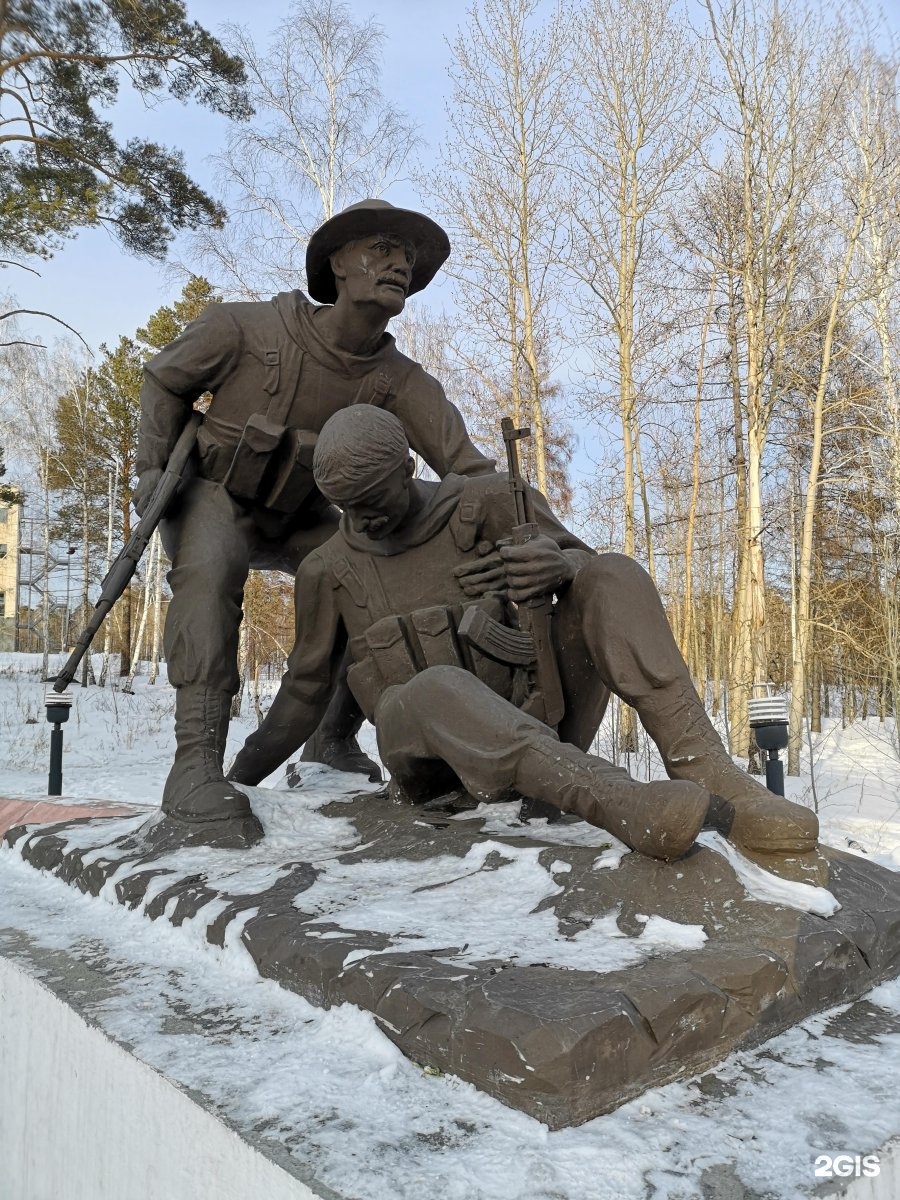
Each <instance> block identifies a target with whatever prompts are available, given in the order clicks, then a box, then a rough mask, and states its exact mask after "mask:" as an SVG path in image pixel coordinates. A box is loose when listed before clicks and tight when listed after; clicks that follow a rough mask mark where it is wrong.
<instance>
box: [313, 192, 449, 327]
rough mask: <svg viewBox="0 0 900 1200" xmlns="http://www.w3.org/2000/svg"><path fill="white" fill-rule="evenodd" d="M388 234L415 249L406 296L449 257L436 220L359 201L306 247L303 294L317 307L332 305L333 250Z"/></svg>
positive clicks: (328, 223) (380, 203) (380, 202)
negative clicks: (316, 301)
mask: <svg viewBox="0 0 900 1200" xmlns="http://www.w3.org/2000/svg"><path fill="white" fill-rule="evenodd" d="M376 233H389V234H392V235H393V236H394V237H399V238H403V240H404V241H407V242H411V243H412V245H413V246H415V248H416V261H415V263H414V264H413V269H412V279H411V280H410V285H409V295H412V293H413V292H420V291H421V290H422V288H424V287H427V285H428V284H429V283H431V281H432V279H434V277H435V275H436V274H437V272H438V270H439V269H440V267H441V266H442V265H443V264H444V263H445V262H446V261H447V258H448V256H449V254H450V239H449V238H448V237H447V234H446V233H445V232H444V230H443V229H441V227H440V225H438V223H437V222H436V221H432V219H431V218H430V217H426V216H425V215H424V214H423V213H418V212H413V210H412V209H409V208H396V207H395V206H394V205H393V204H389V203H388V202H387V200H360V201H359V202H358V203H357V204H351V205H350V206H349V207H348V208H345V209H344V210H343V212H339V213H336V214H335V215H334V216H333V217H331V218H330V219H329V220H327V221H326V222H325V224H324V225H320V226H319V228H318V229H317V230H316V232H315V233H314V234H313V235H312V237H311V238H310V239H309V245H308V246H307V248H306V283H307V291H308V292H309V294H310V296H312V298H313V300H318V301H319V303H320V304H334V302H335V300H336V299H337V287H336V285H335V280H334V273H333V272H332V270H331V264H330V262H329V261H328V260H329V258H330V256H331V255H332V254H334V252H335V250H340V248H341V246H344V245H346V244H347V242H352V241H356V239H357V238H364V237H372V236H374V235H375V234H376Z"/></svg>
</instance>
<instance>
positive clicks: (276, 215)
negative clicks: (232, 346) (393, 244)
mask: <svg viewBox="0 0 900 1200" xmlns="http://www.w3.org/2000/svg"><path fill="white" fill-rule="evenodd" d="M227 40H228V42H229V45H230V48H231V50H232V51H233V53H234V54H235V55H236V56H237V57H239V58H240V59H242V60H243V62H244V66H245V70H246V73H247V79H248V90H249V96H250V100H251V102H252V104H253V107H254V110H255V116H254V117H253V118H252V120H251V121H249V122H246V123H245V122H242V123H240V124H234V125H233V126H232V128H231V130H230V133H229V135H228V140H227V144H226V147H225V149H224V151H222V153H221V154H218V155H216V156H215V157H214V160H213V161H214V165H215V170H216V175H217V179H218V184H219V186H220V188H221V189H222V192H223V196H224V198H225V202H226V205H227V208H228V212H229V214H230V221H229V225H228V227H227V228H226V229H224V230H216V229H214V228H205V229H202V230H200V231H198V234H197V236H196V237H195V239H194V243H193V252H194V254H195V256H196V257H197V258H198V259H199V261H200V262H201V263H202V264H203V267H204V269H205V270H206V271H207V272H209V273H210V274H211V275H212V276H213V278H214V279H215V282H216V284H217V286H220V287H222V288H224V289H225V290H226V291H228V292H229V293H231V294H236V295H240V296H245V297H250V298H260V297H262V296H268V295H269V294H270V293H271V292H272V291H277V290H280V289H284V288H295V287H297V286H298V282H299V281H300V280H301V279H302V277H303V267H304V257H305V253H306V244H307V241H308V239H309V235H310V234H311V233H312V231H313V230H314V229H315V228H316V227H317V226H318V225H319V224H320V223H321V222H322V221H323V220H326V219H327V218H328V217H331V216H332V215H333V214H334V213H335V212H338V211H339V210H340V209H342V208H344V207H345V206H346V205H348V204H351V203H353V202H354V201H357V200H360V199H362V198H363V197H364V196H380V195H381V193H382V192H383V191H384V190H385V189H386V188H387V187H388V186H389V185H390V184H391V183H393V182H394V181H395V180H397V179H399V178H400V177H401V176H402V175H403V172H404V169H405V165H406V161H407V159H408V157H409V155H410V152H411V150H412V149H413V146H414V145H415V143H416V130H415V125H414V124H413V122H412V121H411V120H410V119H409V117H408V116H407V115H406V114H405V113H403V112H401V111H400V110H399V109H397V108H395V107H394V105H392V104H391V103H390V102H389V101H388V100H387V99H385V97H384V95H383V94H382V92H381V88H380V78H381V55H382V44H383V41H384V32H383V30H382V29H381V27H380V26H379V25H378V24H377V23H376V22H375V21H374V20H372V19H371V18H369V19H367V20H357V19H355V18H354V16H353V13H352V12H351V9H350V7H349V5H347V4H344V3H339V2H338V0H300V2H299V3H295V4H293V5H292V6H291V8H290V9H289V10H288V15H287V16H286V17H285V19H284V20H283V21H282V22H281V23H280V24H279V25H278V26H277V28H276V29H275V30H273V32H272V35H271V38H270V40H269V45H268V47H267V48H266V49H262V48H260V46H259V45H257V43H256V42H254V40H253V37H252V36H251V34H250V32H249V30H248V29H246V28H242V27H239V26H235V25H233V26H230V27H229V28H228V30H227Z"/></svg>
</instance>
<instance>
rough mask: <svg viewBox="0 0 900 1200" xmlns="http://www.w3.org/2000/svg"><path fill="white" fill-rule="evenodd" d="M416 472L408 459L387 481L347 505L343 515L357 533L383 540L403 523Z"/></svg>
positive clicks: (407, 510)
mask: <svg viewBox="0 0 900 1200" xmlns="http://www.w3.org/2000/svg"><path fill="white" fill-rule="evenodd" d="M414 470H415V464H414V463H413V461H412V459H411V458H408V459H407V460H406V462H405V463H403V464H401V466H399V467H397V468H396V469H395V470H394V471H392V472H391V474H390V475H388V476H387V478H386V479H383V480H382V481H381V482H380V483H377V484H376V485H375V486H374V487H372V488H369V489H368V490H367V491H365V492H363V493H362V494H361V495H359V496H356V497H354V499H353V500H352V501H349V500H348V501H346V502H345V503H344V512H345V513H346V514H347V518H348V520H349V521H350V525H351V527H352V528H353V530H354V531H355V532H356V533H362V534H365V536H366V537H370V538H373V539H374V540H375V541H380V540H381V539H382V538H385V537H387V536H388V535H389V534H391V533H393V532H394V531H395V530H396V529H398V528H399V527H400V526H401V525H402V524H403V522H404V520H405V518H406V516H407V514H408V512H409V502H410V490H409V489H410V484H411V482H412V478H413V471H414Z"/></svg>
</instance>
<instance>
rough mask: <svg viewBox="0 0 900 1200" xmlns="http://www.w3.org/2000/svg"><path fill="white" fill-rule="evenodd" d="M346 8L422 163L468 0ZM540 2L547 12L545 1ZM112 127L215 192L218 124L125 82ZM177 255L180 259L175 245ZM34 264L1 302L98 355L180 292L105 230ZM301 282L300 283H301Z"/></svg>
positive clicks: (437, 126)
mask: <svg viewBox="0 0 900 1200" xmlns="http://www.w3.org/2000/svg"><path fill="white" fill-rule="evenodd" d="M348 2H349V7H350V9H351V11H352V13H353V15H354V16H355V17H356V18H357V19H358V20H360V21H362V20H365V19H366V18H368V17H370V16H374V17H375V19H376V21H377V22H378V23H379V24H380V25H381V26H382V27H383V29H384V31H385V33H386V39H385V42H384V46H383V51H384V53H383V76H382V90H383V92H384V93H385V95H386V96H387V98H388V99H389V100H390V101H392V102H393V103H394V104H395V105H397V106H398V107H399V108H401V109H403V110H404V111H406V112H407V113H409V114H410V115H411V116H412V117H413V119H414V120H415V121H416V122H417V124H418V125H419V127H420V134H421V136H422V138H423V142H424V144H423V146H422V147H421V150H420V154H421V156H422V157H423V158H424V159H425V160H426V161H427V160H428V159H429V156H430V153H431V149H432V147H433V146H435V145H436V144H437V143H438V141H439V140H440V138H441V135H442V130H443V127H444V122H445V113H444V104H445V98H446V96H447V95H448V93H449V90H450V87H449V81H448V78H447V68H448V65H449V63H450V59H451V55H450V51H449V47H448V44H447V43H448V41H449V40H452V39H453V37H454V36H455V34H456V33H457V31H458V30H459V29H460V28H461V27H462V26H463V25H464V24H465V21H466V10H467V8H468V3H469V0H348ZM689 2H690V3H693V2H694V0H689ZM541 3H545V4H547V6H548V7H549V5H550V3H551V0H541ZM289 7H290V0H256V3H255V4H253V6H252V12H253V22H252V27H251V32H252V34H253V36H254V38H255V40H256V41H257V42H258V43H264V42H265V41H266V40H267V39H268V35H269V34H270V33H271V31H272V30H273V29H274V28H275V27H276V26H277V25H278V24H279V23H280V21H281V20H282V19H283V18H284V17H285V16H286V15H287V13H288V10H289ZM860 7H861V11H863V12H866V13H869V14H876V13H880V14H881V18H882V21H883V23H884V24H885V25H886V26H887V27H888V28H890V29H892V30H893V31H894V36H898V35H900V0H884V2H883V3H882V2H881V0H861V5H860ZM187 9H188V15H189V17H190V18H191V19H192V20H196V21H199V22H200V23H201V24H202V25H204V26H205V27H206V28H207V29H210V30H211V31H213V32H215V33H219V34H221V33H222V30H223V26H224V25H225V24H227V23H231V22H233V23H238V24H245V25H246V24H248V22H247V20H246V17H247V11H248V8H247V4H246V3H245V0H187ZM115 127H116V130H117V132H118V133H119V134H120V135H121V136H131V135H136V134H139V135H142V136H144V137H151V138H153V139H156V140H159V141H161V142H162V143H163V144H165V145H169V146H174V147H178V148H180V149H181V150H182V151H183V152H184V155H185V158H186V162H187V167H188V171H189V173H190V174H191V175H192V177H193V178H194V179H196V180H197V182H199V183H200V184H201V185H202V186H204V187H206V188H207V189H208V190H211V191H214V190H215V189H214V184H213V180H212V178H211V167H210V163H209V157H210V155H211V154H213V153H215V152H216V151H217V150H218V149H220V148H221V147H222V145H223V143H224V140H225V136H226V131H227V121H226V119H225V118H224V117H220V116H217V115H215V114H213V113H210V112H208V111H207V110H206V109H203V108H201V107H200V106H198V105H195V104H189V105H181V104H179V103H178V102H177V101H174V100H167V101H164V102H162V103H161V104H160V105H159V106H158V107H156V108H154V109H146V108H144V107H143V105H142V103H141V101H140V100H139V99H138V98H137V97H135V96H134V94H133V93H130V92H129V90H128V89H127V88H126V87H125V86H124V85H123V88H122V96H121V100H120V103H119V105H118V107H117V109H116V112H115ZM385 195H386V198H387V199H389V200H391V201H392V202H394V203H397V204H403V205H411V206H414V207H420V206H421V205H420V202H419V201H418V199H417V196H416V194H415V192H414V190H413V189H412V187H411V185H409V184H406V185H404V184H403V183H399V184H396V185H394V186H393V187H392V188H390V189H389V190H388V191H387V192H386V193H385ZM173 257H175V258H177V257H178V243H177V242H176V243H175V245H174V246H173ZM31 265H32V266H34V267H35V268H36V269H37V270H38V271H39V272H40V276H39V277H38V276H35V275H31V274H26V273H25V272H22V271H19V270H15V269H7V270H6V271H5V272H3V273H2V274H0V295H2V294H3V293H4V292H7V293H11V294H12V295H14V296H15V298H16V300H17V301H18V304H19V306H21V307H23V308H30V309H41V310H50V311H52V312H54V313H55V314H56V315H58V316H59V317H61V318H62V319H63V320H65V321H67V322H68V323H69V324H70V325H72V326H74V327H75V328H76V329H77V330H78V331H79V333H81V334H82V336H83V337H84V339H85V340H86V341H87V342H88V344H89V345H90V346H91V347H93V348H94V349H96V348H97V347H98V346H99V345H100V343H102V342H107V343H110V344H114V343H115V342H116V341H117V339H118V337H119V335H120V334H131V333H133V332H134V330H135V329H137V328H138V326H140V325H142V324H143V323H144V322H145V321H146V319H147V317H148V316H149V315H150V314H151V313H152V312H153V311H154V310H155V309H157V308H158V307H160V306H161V305H163V304H168V303H171V301H172V300H173V299H174V298H176V297H177V295H178V294H179V292H180V290H181V282H180V279H179V278H177V277H175V275H173V273H172V271H171V269H167V267H166V266H165V264H159V263H155V262H148V261H146V260H141V259H137V258H134V257H132V256H130V255H128V254H126V253H125V252H124V251H123V250H122V249H121V248H120V247H119V246H118V245H117V244H116V243H115V242H114V241H113V239H112V238H111V237H110V235H109V234H108V233H106V232H105V231H104V230H102V229H98V230H89V231H85V232H82V233H81V234H79V235H78V237H77V238H75V239H74V240H72V241H69V242H67V243H66V244H65V246H64V248H63V249H62V250H61V251H60V252H59V253H58V254H57V255H56V257H55V258H54V259H52V260H51V261H50V262H47V263H41V262H34V263H32V264H31ZM297 283H298V286H301V287H302V286H303V285H304V281H303V280H302V279H299V280H298V281H297ZM429 299H430V300H431V301H432V303H434V302H435V301H437V303H438V304H448V303H449V302H450V289H449V287H443V288H442V287H441V286H440V277H439V278H438V280H436V281H435V283H434V284H433V285H432V287H431V288H430V290H429ZM413 304H415V300H414V301H413ZM32 329H33V331H34V332H35V333H37V334H39V335H40V336H41V337H42V338H43V339H44V340H45V341H47V342H52V341H53V339H54V338H55V337H56V336H58V335H59V334H62V333H64V331H63V330H61V328H60V327H59V326H57V325H54V324H52V323H51V322H49V321H46V320H36V319H35V320H34V321H33V324H32Z"/></svg>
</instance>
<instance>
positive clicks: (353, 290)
mask: <svg viewBox="0 0 900 1200" xmlns="http://www.w3.org/2000/svg"><path fill="white" fill-rule="evenodd" d="M415 261H416V251H415V247H414V246H412V245H411V244H410V243H409V242H404V241H403V240H402V239H401V238H398V237H394V236H393V234H387V233H376V234H374V235H373V236H372V237H367V238H360V239H359V240H358V241H355V242H348V243H347V244H346V245H345V246H342V247H341V249H340V250H338V251H337V252H336V253H335V254H332V256H331V269H332V271H333V272H334V277H335V280H336V281H337V289H338V294H339V296H346V298H347V300H349V301H350V302H351V303H352V304H371V305H375V306H377V307H378V308H379V309H382V310H386V311H387V312H388V314H389V315H390V316H392V317H395V316H397V315H398V313H401V312H403V306H404V305H405V304H406V297H407V294H408V292H409V285H410V281H411V279H412V268H413V263H414V262H415Z"/></svg>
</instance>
